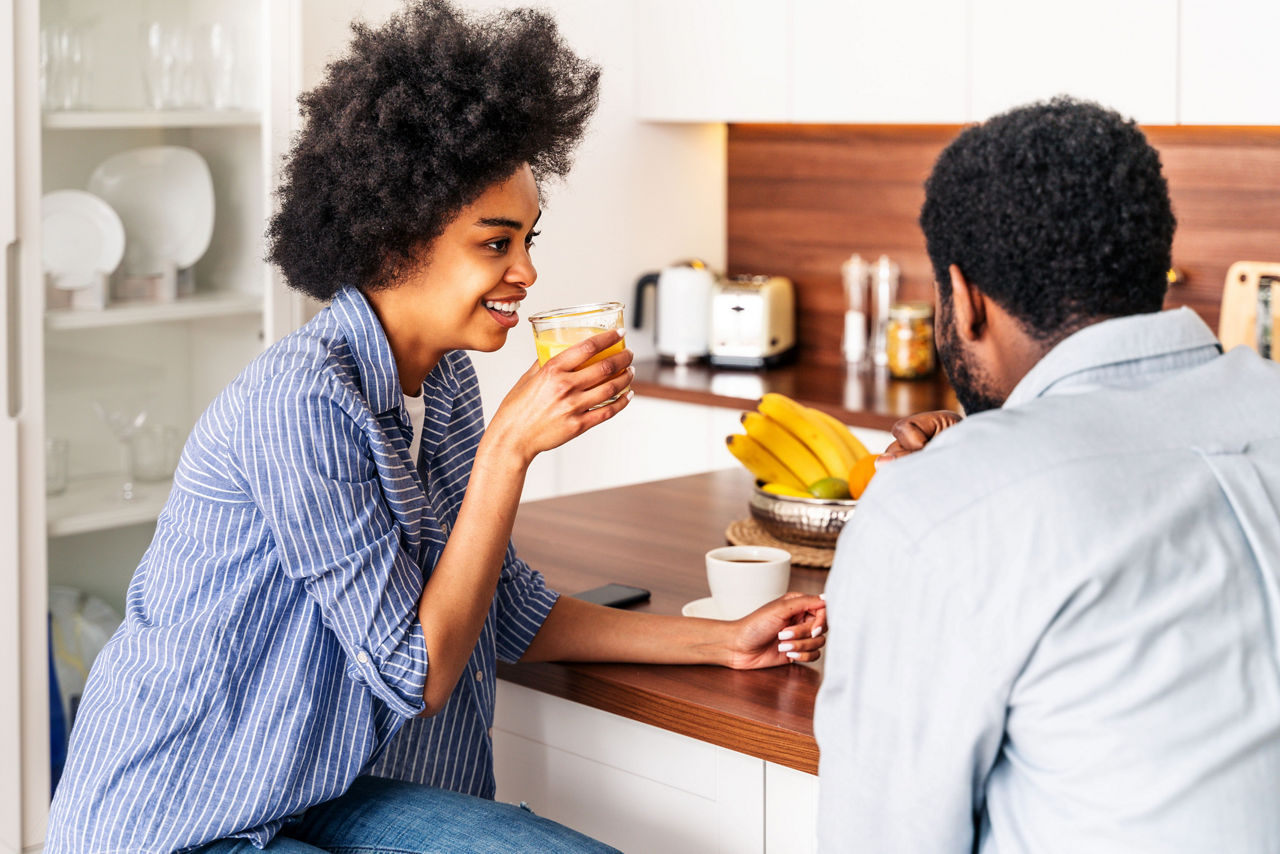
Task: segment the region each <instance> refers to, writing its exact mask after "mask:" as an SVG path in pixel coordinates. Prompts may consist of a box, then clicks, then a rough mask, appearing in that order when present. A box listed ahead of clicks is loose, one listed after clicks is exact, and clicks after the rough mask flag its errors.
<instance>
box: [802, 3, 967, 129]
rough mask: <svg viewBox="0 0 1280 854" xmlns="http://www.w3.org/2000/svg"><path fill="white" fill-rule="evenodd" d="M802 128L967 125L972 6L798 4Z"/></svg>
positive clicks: (964, 4) (951, 4) (950, 4)
mask: <svg viewBox="0 0 1280 854" xmlns="http://www.w3.org/2000/svg"><path fill="white" fill-rule="evenodd" d="M793 3H794V5H793V11H792V26H791V33H790V36H791V68H792V75H791V103H792V111H791V117H792V120H793V121H797V122H863V123H909V122H931V123H932V122H954V123H959V122H963V121H965V120H966V119H967V118H968V87H967V82H968V81H967V77H966V70H967V68H968V59H969V44H968V37H967V35H966V24H967V21H968V9H969V0H907V2H901V3H885V2H883V0H793Z"/></svg>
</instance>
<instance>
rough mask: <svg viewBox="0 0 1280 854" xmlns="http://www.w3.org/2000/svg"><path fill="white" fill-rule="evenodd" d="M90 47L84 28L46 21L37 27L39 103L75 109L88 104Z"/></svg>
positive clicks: (60, 108) (57, 107)
mask: <svg viewBox="0 0 1280 854" xmlns="http://www.w3.org/2000/svg"><path fill="white" fill-rule="evenodd" d="M88 76H89V48H88V39H87V38H86V34H85V30H84V28H83V27H80V26H76V25H74V24H46V25H45V26H44V27H43V28H42V29H41V30H40V103H41V106H43V107H44V109H46V110H78V109H81V108H83V107H84V106H85V105H86V104H87V103H88V97H87V96H88Z"/></svg>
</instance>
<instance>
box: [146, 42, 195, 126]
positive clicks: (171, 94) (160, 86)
mask: <svg viewBox="0 0 1280 854" xmlns="http://www.w3.org/2000/svg"><path fill="white" fill-rule="evenodd" d="M192 64H193V63H192V55H191V35H190V33H189V32H188V29H187V27H186V26H185V25H183V24H172V23H166V22H164V21H152V22H151V23H149V24H146V25H144V26H143V28H142V77H143V82H144V83H145V84H146V89H147V103H148V105H149V106H150V107H151V109H153V110H175V109H181V108H183V107H188V106H191V101H192V97H191V76H192V75H191V72H192Z"/></svg>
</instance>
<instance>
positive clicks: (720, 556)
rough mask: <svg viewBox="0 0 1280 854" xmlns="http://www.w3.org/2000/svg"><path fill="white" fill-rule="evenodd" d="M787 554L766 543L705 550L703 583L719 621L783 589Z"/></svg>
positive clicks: (788, 560) (739, 614)
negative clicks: (705, 569)
mask: <svg viewBox="0 0 1280 854" xmlns="http://www.w3.org/2000/svg"><path fill="white" fill-rule="evenodd" d="M790 582H791V553H790V552H787V551H783V550H782V549H775V548H769V547H768V546H722V547H720V548H718V549H712V550H711V551H709V552H707V584H708V585H709V586H710V587H711V598H712V600H713V601H714V602H715V606H716V610H717V611H719V613H720V618H721V619H722V620H736V619H738V618H739V617H745V616H746V615H747V614H750V613H751V612H752V611H754V610H755V609H756V608H759V607H760V606H761V605H763V604H765V603H766V602H771V601H773V600H774V599H777V598H778V597H779V596H781V595H782V594H783V593H786V592H787V585H788V584H789V583H790Z"/></svg>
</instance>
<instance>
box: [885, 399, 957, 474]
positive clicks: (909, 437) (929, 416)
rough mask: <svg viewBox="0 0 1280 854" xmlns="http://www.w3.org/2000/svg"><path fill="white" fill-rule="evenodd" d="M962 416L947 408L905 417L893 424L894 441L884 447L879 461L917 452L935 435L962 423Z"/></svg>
mask: <svg viewBox="0 0 1280 854" xmlns="http://www.w3.org/2000/svg"><path fill="white" fill-rule="evenodd" d="M962 418H963V416H961V415H959V414H957V413H955V412H951V411H950V410H947V409H937V410H934V411H933V412H918V413H916V414H915V415H909V416H907V417H906V418H903V419H902V420H900V421H899V422H898V423H896V424H894V425H893V431H892V432H893V443H892V444H890V445H889V447H887V448H885V449H884V453H883V454H881V455H880V459H879V460H877V463H878V462H887V461H888V460H896V459H898V458H899V457H905V456H906V455H907V454H913V453H915V452H916V451H918V450H920V449H921V448H923V447H924V446H925V445H927V444H929V440H930V439H932V438H933V437H934V436H936V435H938V434H939V433H941V432H942V431H943V430H946V429H947V428H948V427H950V426H952V425H953V424H958V423H960V420H961V419H962Z"/></svg>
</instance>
